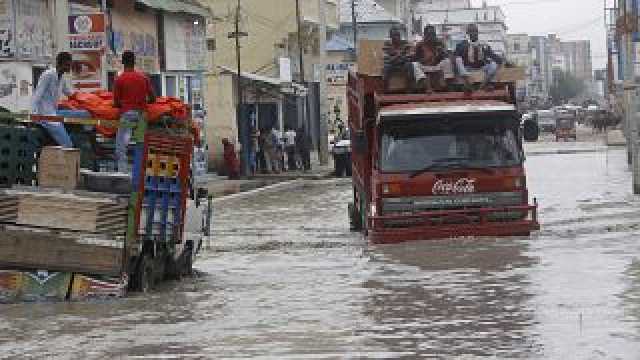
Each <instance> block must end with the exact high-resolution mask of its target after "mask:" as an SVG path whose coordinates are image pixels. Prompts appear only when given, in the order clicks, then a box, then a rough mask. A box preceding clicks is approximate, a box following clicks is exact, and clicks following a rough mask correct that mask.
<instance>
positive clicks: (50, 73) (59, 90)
mask: <svg viewBox="0 0 640 360" xmlns="http://www.w3.org/2000/svg"><path fill="white" fill-rule="evenodd" d="M69 71H71V54H70V53H68V52H61V53H59V54H58V56H57V57H56V67H55V68H51V69H49V70H47V71H45V72H44V73H42V75H40V79H39V80H38V86H37V87H36V90H35V92H34V94H33V103H32V113H33V114H35V115H46V116H55V115H56V114H57V110H58V101H59V100H60V96H61V95H65V96H69V95H71V93H72V90H71V87H70V86H69V84H68V83H67V82H66V81H65V79H64V78H63V75H64V74H65V73H68V72H69ZM41 125H42V127H43V128H45V129H46V130H47V132H49V135H51V137H52V138H53V140H55V141H56V143H58V145H60V146H63V147H66V148H72V147H73V143H72V142H71V138H70V137H69V134H68V133H67V130H66V129H65V128H64V124H62V123H57V122H50V121H43V122H41Z"/></svg>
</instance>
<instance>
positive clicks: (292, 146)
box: [284, 128, 298, 171]
mask: <svg viewBox="0 0 640 360" xmlns="http://www.w3.org/2000/svg"><path fill="white" fill-rule="evenodd" d="M284 138H285V141H286V142H287V143H286V144H285V146H286V150H287V168H288V169H289V171H292V170H297V169H298V167H297V166H296V131H295V130H293V128H289V129H287V131H286V132H285V133H284Z"/></svg>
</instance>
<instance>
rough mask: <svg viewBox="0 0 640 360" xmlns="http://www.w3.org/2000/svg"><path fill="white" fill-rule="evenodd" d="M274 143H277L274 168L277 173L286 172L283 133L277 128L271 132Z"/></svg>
mask: <svg viewBox="0 0 640 360" xmlns="http://www.w3.org/2000/svg"><path fill="white" fill-rule="evenodd" d="M271 132H272V137H273V141H274V143H275V156H274V160H275V161H274V168H275V172H276V173H280V172H281V171H284V144H283V141H282V132H281V131H280V130H278V129H276V128H274V129H273V130H271Z"/></svg>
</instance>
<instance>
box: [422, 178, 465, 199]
mask: <svg viewBox="0 0 640 360" xmlns="http://www.w3.org/2000/svg"><path fill="white" fill-rule="evenodd" d="M474 192H476V180H475V179H469V178H462V179H458V180H455V181H454V180H450V179H440V180H438V181H436V182H435V184H433V190H432V193H433V195H447V194H470V193H474Z"/></svg>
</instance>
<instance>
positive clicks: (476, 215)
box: [368, 204, 540, 244]
mask: <svg viewBox="0 0 640 360" xmlns="http://www.w3.org/2000/svg"><path fill="white" fill-rule="evenodd" d="M368 225H369V227H368V229H369V231H368V237H369V240H370V241H371V242H372V243H375V244H392V243H400V242H404V241H415V240H433V239H443V238H455V237H466V236H478V237H486V236H518V235H527V236H528V235H529V234H530V233H531V232H532V231H536V230H539V229H540V224H539V223H538V206H537V204H534V205H523V206H510V207H501V208H482V209H465V210H445V211H429V212H420V213H415V214H393V215H381V216H373V217H369V224H368Z"/></svg>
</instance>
